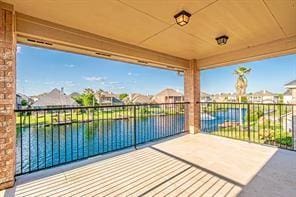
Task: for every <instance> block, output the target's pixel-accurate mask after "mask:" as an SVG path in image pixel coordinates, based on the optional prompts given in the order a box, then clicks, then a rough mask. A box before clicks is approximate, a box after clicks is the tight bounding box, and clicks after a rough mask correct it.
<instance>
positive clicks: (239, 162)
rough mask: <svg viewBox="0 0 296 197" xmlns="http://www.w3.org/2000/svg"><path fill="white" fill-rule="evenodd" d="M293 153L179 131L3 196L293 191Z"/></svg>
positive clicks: (55, 172)
mask: <svg viewBox="0 0 296 197" xmlns="http://www.w3.org/2000/svg"><path fill="white" fill-rule="evenodd" d="M295 177H296V153H295V152H292V151H287V150H281V149H277V148H274V147H267V146H262V145H257V144H250V143H248V142H242V141H237V140H232V139H227V138H221V137H216V136H211V135H207V134H197V135H189V134H185V135H179V136H175V137H172V138H168V139H165V140H162V141H159V142H157V143H155V144H148V145H145V146H142V147H139V149H138V150H124V151H121V152H117V153H113V154H108V155H105V156H101V157H97V158H92V159H88V160H86V161H82V162H78V163H75V164H70V165H68V166H63V167H57V168H54V169H49V170H44V171H41V172H37V173H35V174H31V175H23V176H20V177H18V178H17V180H16V186H15V187H14V188H11V189H9V190H7V191H6V196H14V195H15V196H237V195H240V196H294V195H295V193H296V188H295V185H296V180H295Z"/></svg>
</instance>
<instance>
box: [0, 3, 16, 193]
mask: <svg viewBox="0 0 296 197" xmlns="http://www.w3.org/2000/svg"><path fill="white" fill-rule="evenodd" d="M8 8H9V6H7V5H6V6H3V3H1V2H0V190H1V189H4V188H8V187H11V186H13V184H14V173H15V141H16V140H15V138H16V131H15V115H14V111H13V109H14V105H15V50H16V47H15V46H16V45H15V36H14V33H13V32H14V25H13V21H14V20H13V11H12V9H8Z"/></svg>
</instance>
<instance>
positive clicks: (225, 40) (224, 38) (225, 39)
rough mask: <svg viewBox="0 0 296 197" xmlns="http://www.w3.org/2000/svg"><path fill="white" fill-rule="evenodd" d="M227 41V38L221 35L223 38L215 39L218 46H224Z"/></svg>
mask: <svg viewBox="0 0 296 197" xmlns="http://www.w3.org/2000/svg"><path fill="white" fill-rule="evenodd" d="M227 40H228V36H226V35H223V36H220V37H217V38H216V41H217V44H218V45H225V44H226V43H227Z"/></svg>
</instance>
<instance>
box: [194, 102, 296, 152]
mask: <svg viewBox="0 0 296 197" xmlns="http://www.w3.org/2000/svg"><path fill="white" fill-rule="evenodd" d="M197 104H200V109H201V120H200V123H201V131H202V132H203V133H210V134H214V135H218V136H224V137H229V138H234V139H239V140H244V141H249V142H254V143H259V144H268V145H273V146H278V147H280V148H284V149H289V150H296V146H295V142H296V140H295V137H296V136H295V134H296V105H293V104H262V103H222V102H221V103H219V102H217V103H216V102H215V103H214V102H199V103H197Z"/></svg>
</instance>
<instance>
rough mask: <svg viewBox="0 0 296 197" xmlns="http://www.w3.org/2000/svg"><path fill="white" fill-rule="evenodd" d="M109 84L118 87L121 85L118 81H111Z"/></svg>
mask: <svg viewBox="0 0 296 197" xmlns="http://www.w3.org/2000/svg"><path fill="white" fill-rule="evenodd" d="M109 84H111V85H116V84H120V82H117V81H111V82H109Z"/></svg>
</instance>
